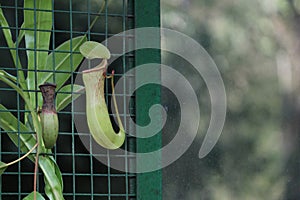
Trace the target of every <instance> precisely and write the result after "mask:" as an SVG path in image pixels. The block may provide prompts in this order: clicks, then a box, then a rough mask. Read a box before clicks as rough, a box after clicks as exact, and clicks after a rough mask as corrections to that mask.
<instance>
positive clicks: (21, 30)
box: [14, 22, 25, 48]
mask: <svg viewBox="0 0 300 200" xmlns="http://www.w3.org/2000/svg"><path fill="white" fill-rule="evenodd" d="M24 27H25V24H24V22H23V24H22V25H21V29H20V32H19V35H18V38H17V40H16V42H15V43H14V45H15V47H16V48H17V47H18V46H19V44H20V42H21V41H22V40H23V38H24V36H25V30H24Z"/></svg>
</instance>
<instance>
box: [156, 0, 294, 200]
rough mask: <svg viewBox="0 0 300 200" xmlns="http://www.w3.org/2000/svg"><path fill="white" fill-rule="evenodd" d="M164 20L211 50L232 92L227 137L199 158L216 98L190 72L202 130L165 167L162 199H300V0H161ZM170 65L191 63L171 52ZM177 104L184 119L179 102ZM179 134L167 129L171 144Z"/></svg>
mask: <svg viewBox="0 0 300 200" xmlns="http://www.w3.org/2000/svg"><path fill="white" fill-rule="evenodd" d="M161 18H162V26H163V27H166V28H171V29H173V30H178V31H180V32H182V33H185V34H187V35H188V36H190V37H192V38H194V39H195V40H197V41H198V42H199V43H200V44H201V45H202V46H203V47H204V48H205V49H206V51H207V52H208V53H209V54H210V55H211V57H212V58H213V59H214V61H215V63H216V64H217V66H218V68H219V70H220V73H221V75H222V77H223V81H224V84H225V88H226V93H227V117H226V122H225V126H224V129H223V132H222V135H221V137H220V139H219V141H218V143H217V145H216V146H215V148H214V149H213V151H212V152H211V153H210V154H209V155H208V156H206V157H205V158H203V159H198V152H199V148H200V146H201V144H202V141H203V137H204V135H205V133H206V131H207V127H208V123H209V118H210V100H209V96H208V92H207V88H206V86H205V83H204V82H203V80H202V79H201V77H198V76H196V75H195V74H194V73H190V74H187V75H186V76H187V77H188V79H189V80H190V81H191V82H192V84H193V86H196V90H197V94H198V96H199V97H200V99H201V100H200V107H201V127H200V130H199V134H198V137H197V139H196V140H195V141H194V143H193V145H192V146H191V147H190V149H189V150H188V151H187V152H186V153H185V154H184V155H183V156H182V157H181V158H180V159H179V160H177V161H176V162H175V163H173V164H172V165H170V166H169V167H167V168H165V169H164V170H163V199H188V200H190V199H191V200H194V199H205V200H206V199H209V200H210V199H212V200H227V199H228V200H229V199H230V200H235V199H243V200H248V199H249V200H250V199H253V200H254V199H255V200H257V199H264V200H265V199H267V200H269V199H270V200H275V199H284V200H296V199H300V173H299V172H300V154H299V152H300V151H299V150H300V137H299V134H300V95H299V89H300V88H299V86H300V78H299V77H300V65H299V64H300V54H299V53H300V46H299V45H300V42H299V37H300V1H299V0H252V1H242V0H223V1H217V0H162V1H161ZM174 42H176V41H174ZM163 63H165V64H168V65H170V66H173V67H174V68H176V69H180V68H186V67H188V64H187V63H186V62H185V61H182V60H181V61H180V59H178V58H175V57H174V55H170V54H168V53H163ZM164 94H165V95H164V103H165V104H166V105H167V104H168V103H169V102H171V101H172V100H170V96H169V95H167V94H166V93H164ZM171 109H172V110H173V111H169V113H168V114H171V115H173V119H174V120H175V121H176V120H178V118H177V117H176V116H177V114H176V113H178V110H179V108H178V106H171ZM169 110H170V109H169ZM172 131H174V128H173V129H172V125H169V126H168V125H167V126H166V127H165V129H164V142H165V143H167V142H168V141H169V140H170V139H171V138H172V134H171V133H172Z"/></svg>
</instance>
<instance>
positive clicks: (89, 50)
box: [80, 41, 110, 59]
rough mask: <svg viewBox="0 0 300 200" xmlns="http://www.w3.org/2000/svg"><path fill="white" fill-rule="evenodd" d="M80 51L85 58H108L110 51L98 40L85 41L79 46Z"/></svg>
mask: <svg viewBox="0 0 300 200" xmlns="http://www.w3.org/2000/svg"><path fill="white" fill-rule="evenodd" d="M80 53H82V55H83V56H84V57H86V58H87V59H94V58H103V59H109V58H110V52H109V50H108V48H107V47H106V46H104V45H103V44H101V43H99V42H94V41H87V42H85V43H84V44H83V45H81V47H80Z"/></svg>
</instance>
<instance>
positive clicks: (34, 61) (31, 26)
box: [24, 0, 52, 104]
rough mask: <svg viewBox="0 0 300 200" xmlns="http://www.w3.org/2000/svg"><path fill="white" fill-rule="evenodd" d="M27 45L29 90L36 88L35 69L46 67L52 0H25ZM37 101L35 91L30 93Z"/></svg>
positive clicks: (33, 99)
mask: <svg viewBox="0 0 300 200" xmlns="http://www.w3.org/2000/svg"><path fill="white" fill-rule="evenodd" d="M45 10H46V11H45ZM24 28H26V30H25V45H26V48H27V49H28V50H27V51H26V53H27V60H28V70H29V71H28V76H27V85H28V89H29V90H35V89H36V88H35V87H36V86H35V82H36V81H35V71H34V70H39V69H43V68H44V67H45V64H46V61H47V56H48V50H49V43H50V35H51V29H52V0H24ZM30 97H31V98H30V99H31V103H32V104H33V103H35V92H31V93H30Z"/></svg>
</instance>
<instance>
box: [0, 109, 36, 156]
mask: <svg viewBox="0 0 300 200" xmlns="http://www.w3.org/2000/svg"><path fill="white" fill-rule="evenodd" d="M0 110H1V112H0V128H2V129H3V130H4V131H7V135H8V136H9V137H10V139H11V140H12V141H13V143H14V144H15V145H16V146H18V145H20V149H21V150H22V152H24V153H26V152H28V151H29V150H30V149H32V148H33V147H34V145H35V144H36V139H35V137H34V136H33V135H32V134H30V131H29V129H28V128H27V127H26V126H25V125H24V124H23V123H22V122H20V121H18V119H17V118H16V117H15V116H14V115H13V114H12V113H11V112H9V111H8V110H7V108H5V107H4V106H3V105H2V104H0ZM18 131H20V132H21V133H22V134H19V133H18ZM11 132H15V133H11ZM19 137H20V141H19ZM29 158H30V159H32V160H33V156H32V155H30V156H29Z"/></svg>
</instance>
